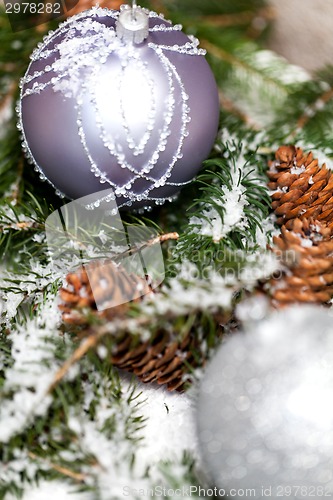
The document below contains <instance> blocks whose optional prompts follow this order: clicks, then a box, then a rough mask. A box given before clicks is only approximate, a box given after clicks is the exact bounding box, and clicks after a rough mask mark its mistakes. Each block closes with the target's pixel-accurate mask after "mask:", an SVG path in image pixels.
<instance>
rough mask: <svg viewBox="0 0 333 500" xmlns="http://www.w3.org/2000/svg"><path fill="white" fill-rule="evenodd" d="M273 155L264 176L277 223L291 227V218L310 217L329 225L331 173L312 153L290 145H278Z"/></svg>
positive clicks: (332, 220)
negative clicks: (270, 191)
mask: <svg viewBox="0 0 333 500" xmlns="http://www.w3.org/2000/svg"><path fill="white" fill-rule="evenodd" d="M275 158H276V161H273V162H271V164H270V168H269V170H268V172H267V175H268V177H269V179H270V182H269V184H268V187H269V188H270V189H271V190H273V191H274V192H273V194H272V200H273V201H272V208H273V210H274V211H275V214H276V215H277V216H278V219H277V223H278V224H280V225H282V224H285V225H286V228H288V229H291V228H292V227H293V224H292V220H293V219H295V218H297V217H306V218H309V217H312V218H313V219H316V220H318V221H321V222H324V221H325V222H326V223H327V225H328V227H330V228H331V227H333V176H332V172H331V171H330V170H328V169H327V168H326V165H325V164H324V165H323V166H322V167H320V166H319V165H318V160H316V159H314V158H313V155H312V153H308V154H304V153H303V151H302V149H301V148H296V147H294V146H281V147H280V148H279V149H278V150H277V152H276V154H275Z"/></svg>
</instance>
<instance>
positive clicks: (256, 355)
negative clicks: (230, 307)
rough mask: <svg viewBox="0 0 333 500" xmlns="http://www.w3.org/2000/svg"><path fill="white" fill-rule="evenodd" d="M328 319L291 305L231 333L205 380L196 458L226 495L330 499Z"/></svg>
mask: <svg viewBox="0 0 333 500" xmlns="http://www.w3.org/2000/svg"><path fill="white" fill-rule="evenodd" d="M332 402H333V318H332V315H331V314H329V313H328V312H327V311H326V310H324V309H320V308H317V307H314V306H312V307H310V306H306V307H300V306H298V307H292V308H290V309H285V310H283V311H281V312H278V313H276V314H274V315H272V316H271V317H270V318H268V319H265V320H263V321H261V322H258V323H255V324H253V325H252V326H251V327H249V328H248V329H247V331H246V332H245V333H239V334H235V335H233V336H231V337H230V338H228V339H227V341H226V342H225V343H224V344H222V346H221V347H220V348H219V350H218V352H217V354H216V356H215V357H214V358H213V360H212V362H211V363H210V365H209V367H208V369H207V372H206V374H205V376H204V378H203V381H202V383H201V388H200V396H199V402H198V431H199V440H200V444H201V451H202V456H203V459H204V463H205V464H206V468H207V471H208V472H209V474H210V476H211V480H212V481H213V482H214V483H215V485H216V487H217V488H218V489H219V490H220V491H219V493H220V494H225V495H227V497H228V498H229V497H230V496H232V497H233V498H236V499H239V498H244V497H245V496H246V497H252V498H256V499H261V498H267V497H269V498H278V497H281V498H287V497H289V498H300V499H303V500H304V498H307V499H308V498H312V497H313V498H316V499H318V498H323V497H327V496H332V495H333V440H332V433H333V403H332Z"/></svg>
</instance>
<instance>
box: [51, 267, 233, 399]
mask: <svg viewBox="0 0 333 500" xmlns="http://www.w3.org/2000/svg"><path fill="white" fill-rule="evenodd" d="M106 265H107V267H106ZM106 269H107V272H106ZM66 282H67V283H66V285H65V286H64V287H63V288H61V289H60V298H61V301H62V303H61V304H60V306H59V307H60V309H61V310H62V318H63V321H64V323H65V324H69V325H73V324H74V325H81V326H82V327H83V328H84V326H85V325H86V323H87V316H86V314H87V310H88V313H89V314H91V315H94V316H95V317H98V318H104V319H106V320H107V321H112V320H113V319H126V313H127V312H128V308H129V306H128V302H127V303H123V304H119V301H120V299H121V298H123V299H126V297H127V298H128V296H129V295H130V294H132V295H133V291H134V292H137V293H136V295H135V297H134V300H135V301H138V300H140V298H141V296H142V295H143V294H147V293H152V290H151V287H150V286H149V284H148V283H147V282H146V281H145V280H143V279H141V278H139V277H138V276H134V275H129V274H128V273H127V272H126V271H125V269H124V268H122V267H121V266H116V265H115V264H114V263H113V262H112V261H106V263H105V262H99V261H97V262H91V263H89V264H88V265H86V266H85V267H81V268H80V269H78V270H77V271H76V272H75V273H70V274H68V275H67V278H66ZM95 298H96V299H98V300H99V302H100V303H103V306H104V307H108V308H106V309H105V310H103V311H101V312H99V311H98V310H97V307H96V302H95ZM112 302H114V303H118V304H119V305H117V306H115V307H113V306H112ZM228 319H229V317H227V315H226V316H223V317H219V318H218V319H217V327H218V324H219V323H223V322H227V321H228ZM194 330H195V326H193V327H192V328H190V329H189V331H187V332H186V334H185V335H183V336H181V335H180V336H179V337H180V338H178V336H177V335H175V333H174V332H173V331H164V330H161V331H157V333H156V334H155V336H154V338H153V340H151V339H149V340H148V341H146V342H143V341H141V342H139V344H137V343H136V344H133V337H132V335H131V334H127V333H126V332H125V333H123V334H120V335H119V338H117V339H114V340H115V343H114V345H113V347H112V349H113V350H112V354H111V362H112V364H113V365H114V366H116V367H118V368H120V369H124V370H127V371H128V372H130V373H134V374H135V375H136V376H137V377H138V378H139V379H140V380H141V381H142V382H156V383H158V384H163V385H166V387H167V388H168V389H169V390H170V391H171V390H177V391H182V390H183V389H184V384H185V381H184V376H185V375H186V374H188V372H189V366H196V365H197V364H198V359H196V358H195V354H194V353H198V352H199V351H200V349H199V347H200V345H199V344H200V342H199V340H198V336H197V335H196V334H195V331H194ZM88 334H89V330H88ZM82 335H83V336H84V335H85V331H84V330H83V333H79V337H80V336H82Z"/></svg>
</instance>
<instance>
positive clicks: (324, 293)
mask: <svg viewBox="0 0 333 500" xmlns="http://www.w3.org/2000/svg"><path fill="white" fill-rule="evenodd" d="M332 236H333V228H332V225H331V226H329V225H327V224H326V223H323V222H321V221H318V220H314V219H311V218H310V219H307V218H302V219H293V220H290V221H289V228H287V227H286V226H282V228H281V233H280V235H279V236H276V237H274V245H275V246H274V247H273V248H272V250H273V252H274V253H275V254H277V256H278V257H279V258H280V259H281V261H282V263H283V264H284V272H283V274H282V276H279V277H275V278H274V277H273V278H272V279H271V280H270V281H269V284H268V288H269V293H270V294H271V296H272V301H273V305H275V306H277V307H279V306H283V305H287V304H290V303H295V302H303V303H304V302H307V303H321V304H325V303H328V302H329V301H330V300H331V299H332V297H333V239H332Z"/></svg>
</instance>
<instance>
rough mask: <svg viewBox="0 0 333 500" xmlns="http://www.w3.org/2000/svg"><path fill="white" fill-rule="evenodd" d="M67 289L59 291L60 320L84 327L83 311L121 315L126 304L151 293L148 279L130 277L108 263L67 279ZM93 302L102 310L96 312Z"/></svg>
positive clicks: (96, 263)
mask: <svg viewBox="0 0 333 500" xmlns="http://www.w3.org/2000/svg"><path fill="white" fill-rule="evenodd" d="M66 282H67V283H66V286H64V287H63V288H61V289H60V298H61V300H62V304H60V306H59V307H60V309H61V310H62V318H63V321H64V322H65V323H69V324H76V325H80V324H84V323H85V322H86V318H85V315H84V314H83V311H82V310H83V309H84V308H90V309H91V310H92V311H93V312H94V314H95V315H96V316H100V317H103V316H106V315H107V316H108V318H110V316H115V315H117V316H120V315H123V314H124V312H125V311H126V310H127V308H128V303H129V302H132V301H138V300H139V299H140V298H141V296H143V295H147V294H148V293H151V292H152V289H151V287H150V285H149V283H148V281H147V280H144V279H143V278H140V277H139V276H136V275H134V274H129V273H128V272H127V271H126V270H125V269H124V268H123V267H122V266H120V265H117V264H115V263H114V262H113V261H111V260H103V261H93V262H90V263H89V264H87V265H86V266H85V267H80V268H79V269H78V270H77V271H76V272H74V273H69V274H68V275H67V277H66ZM96 303H97V304H99V305H100V306H102V307H101V309H102V311H101V312H98V311H97V306H96Z"/></svg>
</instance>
